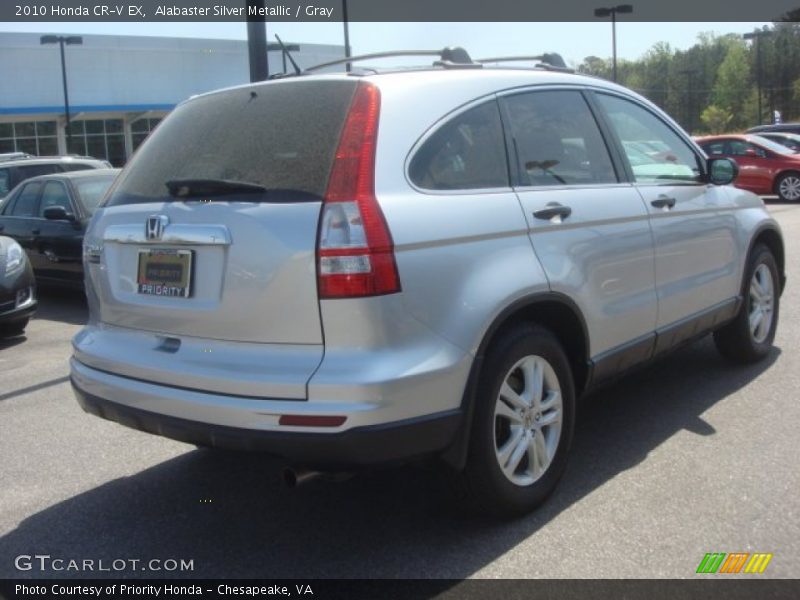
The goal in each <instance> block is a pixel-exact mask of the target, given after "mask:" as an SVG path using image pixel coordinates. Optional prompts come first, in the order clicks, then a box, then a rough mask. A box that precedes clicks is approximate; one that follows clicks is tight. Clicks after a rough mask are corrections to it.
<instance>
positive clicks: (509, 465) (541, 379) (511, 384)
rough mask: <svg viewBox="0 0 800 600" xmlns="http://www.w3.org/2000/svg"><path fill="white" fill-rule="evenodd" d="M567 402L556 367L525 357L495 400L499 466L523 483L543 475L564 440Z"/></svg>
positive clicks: (505, 380) (534, 357)
mask: <svg viewBox="0 0 800 600" xmlns="http://www.w3.org/2000/svg"><path fill="white" fill-rule="evenodd" d="M562 417H563V403H562V397H561V386H560V385H559V382H558V377H557V376H556V373H555V371H554V370H553V367H552V366H551V365H550V363H549V362H547V361H546V360H545V359H544V358H542V357H540V356H533V355H531V356H526V357H524V358H522V359H521V360H519V361H518V362H517V363H516V364H515V365H514V366H513V367H512V368H511V369H510V370H509V371H508V373H507V374H506V376H505V377H504V379H503V383H502V385H501V387H500V393H499V394H498V396H497V400H496V401H495V410H494V448H495V456H496V458H497V462H498V464H499V466H500V469H501V470H502V471H503V474H504V475H505V476H506V478H507V479H508V480H509V481H511V482H512V483H514V484H515V485H519V486H527V485H530V484H532V483H534V482H535V481H537V480H538V479H540V478H541V477H542V476H543V475H544V473H545V472H546V471H547V469H548V467H549V466H550V464H551V463H552V461H553V457H554V456H555V454H556V450H557V449H558V443H559V440H560V439H561V425H562Z"/></svg>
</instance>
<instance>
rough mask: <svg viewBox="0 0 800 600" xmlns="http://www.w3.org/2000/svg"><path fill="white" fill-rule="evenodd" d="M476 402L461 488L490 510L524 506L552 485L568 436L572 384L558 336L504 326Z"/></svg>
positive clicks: (507, 511)
mask: <svg viewBox="0 0 800 600" xmlns="http://www.w3.org/2000/svg"><path fill="white" fill-rule="evenodd" d="M475 401H476V406H475V413H474V417H473V426H472V434H471V437H470V447H469V452H468V457H467V466H466V468H465V470H464V472H463V473H462V474H461V477H462V481H463V483H464V488H465V490H466V492H467V495H468V496H469V498H470V499H471V500H473V501H474V502H475V503H476V504H477V505H478V506H479V507H480V508H481V509H483V510H485V511H487V512H490V513H493V514H497V515H505V516H508V515H519V514H523V513H526V512H529V511H530V510H532V509H534V508H536V507H537V506H538V505H540V504H541V503H542V502H543V501H544V500H545V499H546V498H547V496H549V495H550V493H551V492H552V491H553V490H554V489H555V487H556V484H557V483H558V480H559V479H560V478H561V475H562V474H563V473H564V469H565V468H566V464H567V454H568V452H569V447H570V444H571V442H572V435H573V429H574V422H575V392H574V384H573V380H572V371H571V369H570V365H569V361H568V360H567V357H566V354H565V353H564V350H563V348H562V347H561V344H560V343H559V341H558V339H557V338H556V337H555V336H554V335H553V334H552V333H551V332H550V331H549V330H547V329H545V328H543V327H540V326H538V325H527V324H526V325H522V326H520V327H518V328H516V329H514V330H510V331H508V332H507V333H506V334H505V335H503V336H502V337H501V339H500V340H499V341H498V342H497V343H495V344H493V346H492V348H491V349H490V351H489V353H488V354H487V358H486V363H485V367H484V369H483V372H482V374H481V377H480V378H479V382H478V389H477V390H476V398H475Z"/></svg>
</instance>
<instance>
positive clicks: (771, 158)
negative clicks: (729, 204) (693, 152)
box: [697, 134, 800, 202]
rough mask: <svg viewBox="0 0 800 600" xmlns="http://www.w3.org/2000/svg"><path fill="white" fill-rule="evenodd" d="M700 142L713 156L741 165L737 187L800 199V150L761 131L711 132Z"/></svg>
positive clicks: (795, 200) (792, 199)
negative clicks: (746, 132)
mask: <svg viewBox="0 0 800 600" xmlns="http://www.w3.org/2000/svg"><path fill="white" fill-rule="evenodd" d="M697 143H698V144H700V146H701V147H702V148H703V150H705V152H706V154H708V156H710V157H712V158H716V157H718V156H725V157H728V158H732V159H733V160H735V161H736V163H737V164H738V165H739V177H737V179H736V183H735V184H734V185H736V187H739V188H742V189H745V190H749V191H751V192H753V193H755V194H759V195H762V196H769V195H773V194H777V195H778V196H779V197H780V198H781V200H786V201H790V202H797V201H798V200H800V154H798V153H796V152H794V151H793V150H790V149H789V148H787V147H786V146H782V145H781V144H778V143H777V142H773V141H772V140H768V139H766V138H763V137H761V136H758V135H748V134H745V135H710V136H706V137H701V138H697Z"/></svg>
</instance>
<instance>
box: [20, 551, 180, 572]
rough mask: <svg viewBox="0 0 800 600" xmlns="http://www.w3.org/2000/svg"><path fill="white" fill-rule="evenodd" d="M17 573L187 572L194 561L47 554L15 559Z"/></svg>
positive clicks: (28, 555) (26, 555)
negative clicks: (75, 556) (65, 556)
mask: <svg viewBox="0 0 800 600" xmlns="http://www.w3.org/2000/svg"><path fill="white" fill-rule="evenodd" d="M14 567H15V568H16V569H17V571H35V572H40V573H50V572H57V573H59V572H64V573H122V572H126V571H128V572H129V571H139V572H141V571H152V572H163V571H169V572H189V571H194V559H189V560H187V559H184V558H148V559H143V558H112V559H105V558H63V557H57V556H51V555H49V554H20V555H19V556H17V557H16V558H15V559H14Z"/></svg>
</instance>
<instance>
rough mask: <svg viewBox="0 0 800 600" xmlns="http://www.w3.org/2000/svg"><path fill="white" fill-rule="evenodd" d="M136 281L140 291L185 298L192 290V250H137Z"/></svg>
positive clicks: (152, 294)
mask: <svg viewBox="0 0 800 600" xmlns="http://www.w3.org/2000/svg"><path fill="white" fill-rule="evenodd" d="M136 283H137V291H138V292H139V293H140V294H149V295H151V296H169V297H173V298H188V297H189V296H190V295H191V293H192V287H191V286H192V251H191V250H176V249H170V248H147V249H140V250H139V273H138V276H137V279H136Z"/></svg>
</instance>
